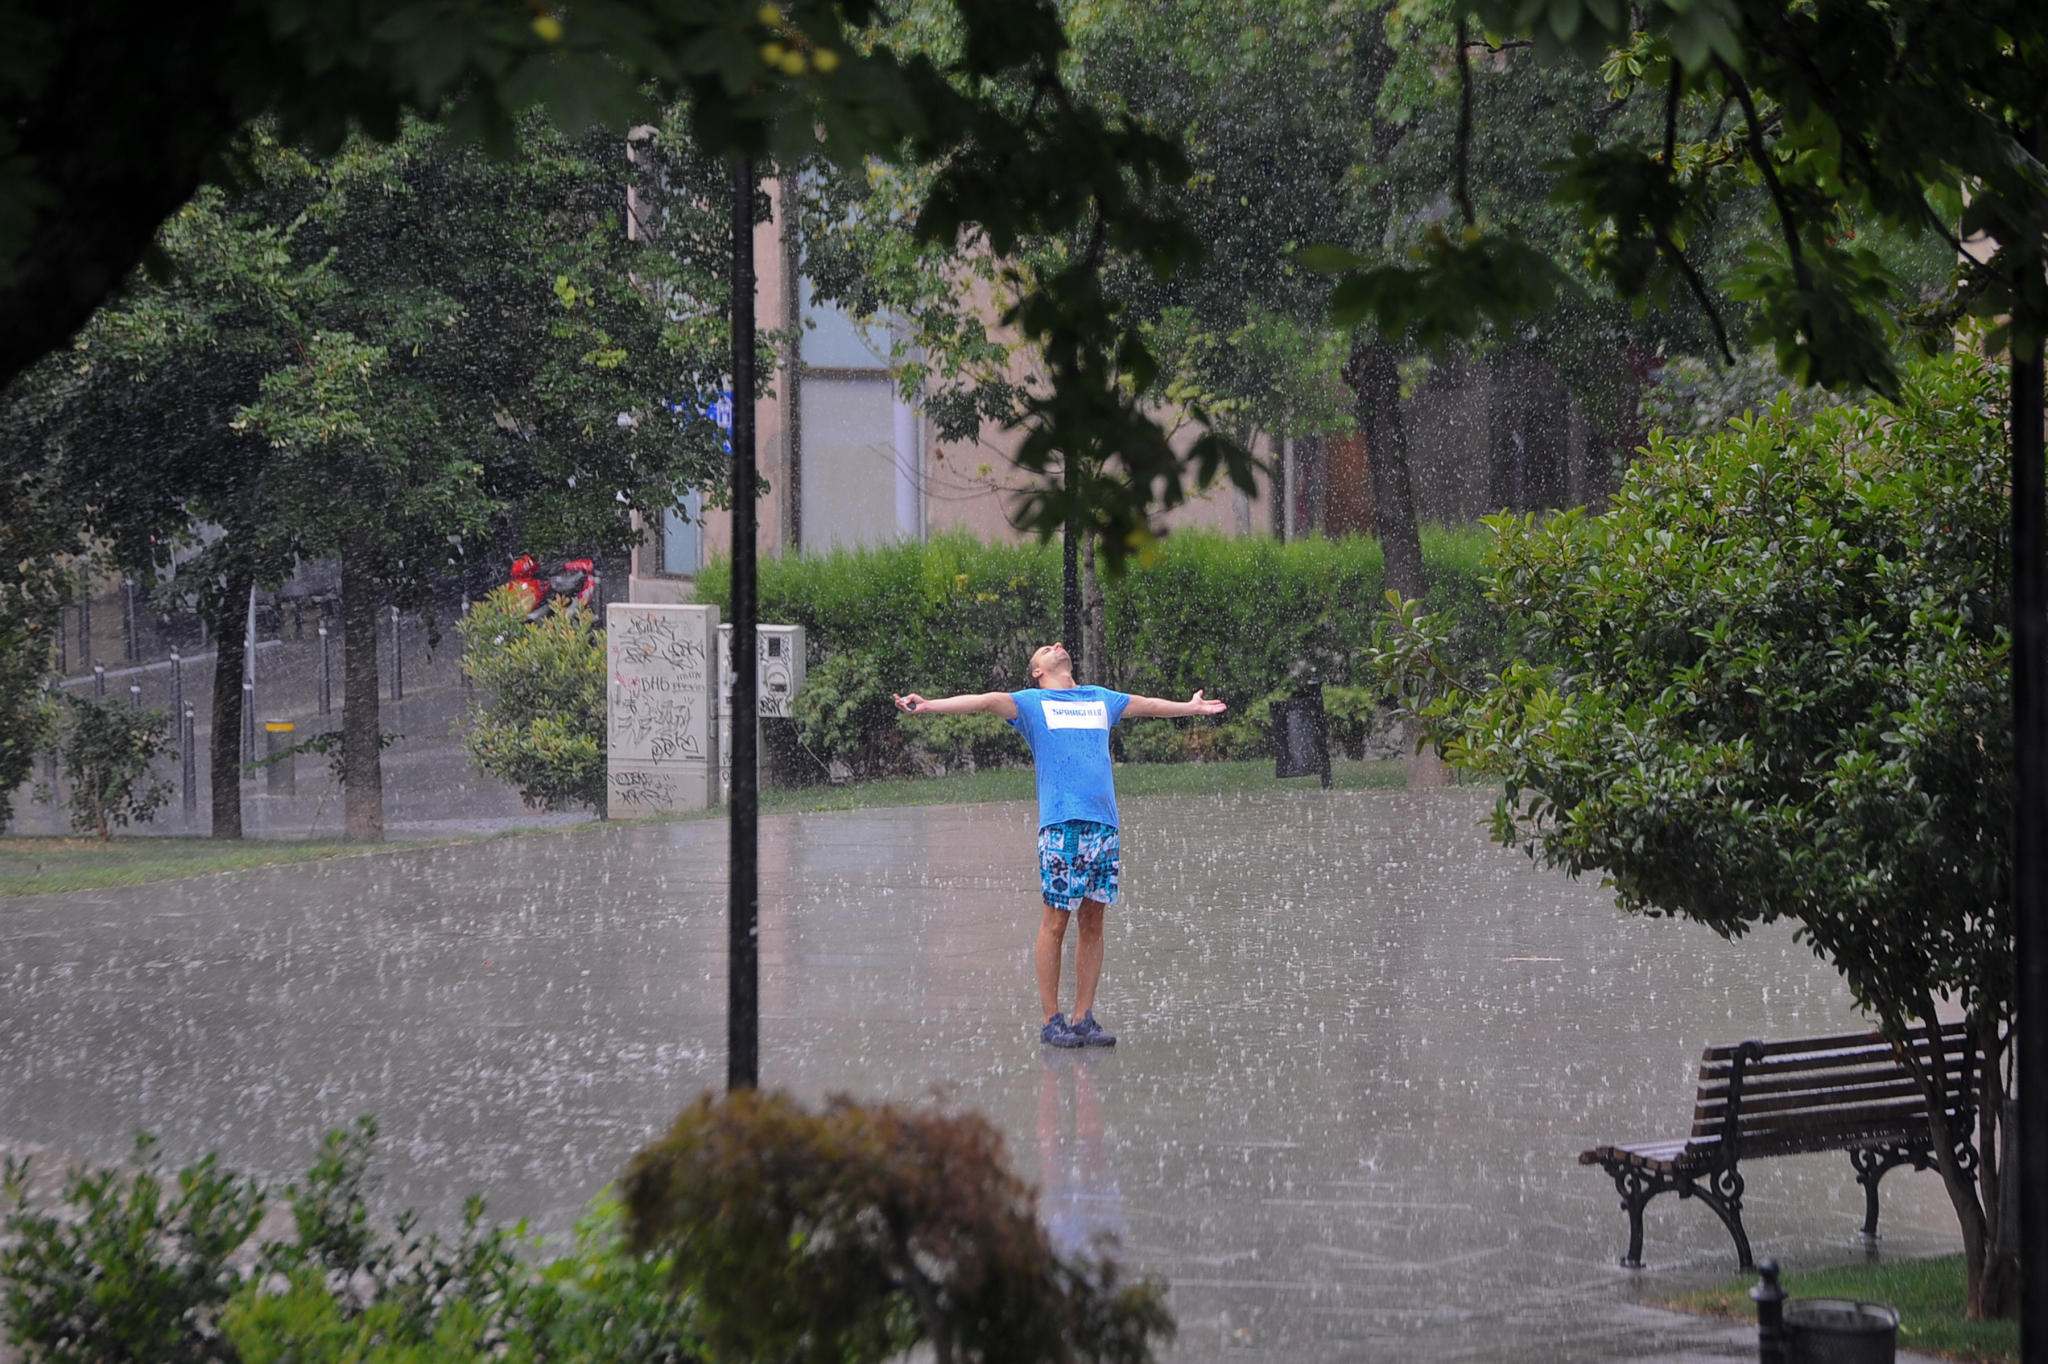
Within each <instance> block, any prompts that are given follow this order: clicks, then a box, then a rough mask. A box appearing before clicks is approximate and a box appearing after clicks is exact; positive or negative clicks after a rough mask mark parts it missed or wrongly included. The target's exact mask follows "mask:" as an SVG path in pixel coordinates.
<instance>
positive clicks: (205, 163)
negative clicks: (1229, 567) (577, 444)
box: [0, 0, 1250, 555]
mask: <svg viewBox="0 0 2048 1364" xmlns="http://www.w3.org/2000/svg"><path fill="white" fill-rule="evenodd" d="M880 14H881V7H880V6H879V5H878V4H875V3H873V0H854V2H853V3H844V4H841V3H834V2H833V0H792V3H788V4H783V5H768V6H762V5H757V4H755V3H753V2H752V0H713V3H708V4H700V5H689V6H682V7H677V6H673V5H668V4H662V3H656V2H655V0H593V3H589V4H578V5H575V6H566V7H556V8H552V9H549V10H547V11H546V12H545V13H538V12H535V11H534V10H532V9H531V7H529V6H526V5H524V4H515V3H512V0H489V3H485V4H481V5H473V6H465V7H462V8H459V9H456V10H449V9H447V8H445V7H444V6H441V5H439V4H438V3H435V0H350V3H346V4H340V5H326V6H321V7H319V9H318V10H317V12H314V11H307V10H305V9H304V8H303V7H302V6H299V5H297V4H295V3H287V2H286V0H265V3H262V4H259V5H258V6H257V7H256V8H255V9H253V10H252V9H249V8H247V7H245V6H238V5H230V4H225V3H206V4H202V5H201V6H200V7H199V8H197V9H193V10H187V11H183V12H181V13H180V14H179V15H178V16H177V17H176V18H175V19H169V18H166V17H165V16H164V15H162V14H161V13H159V12H158V11H156V10H154V9H151V8H149V7H147V6H141V5H136V4H132V3H122V2H121V0H107V3H106V4H105V5H103V6H93V7H89V8H87V9H83V10H81V9H78V8H76V7H67V6H61V5H57V4H55V3H53V2H52V0H11V3H10V4H9V7H8V9H7V11H6V18H7V20H8V22H9V25H10V31H11V32H14V33H15V34H16V35H17V39H18V40H17V43H16V46H15V49H14V50H15V52H16V53H17V56H16V59H15V60H14V61H12V62H10V63H9V64H8V65H7V66H6V68H5V70H4V72H0V109H4V111H5V113H6V117H5V119H0V124H4V126H5V128H6V134H5V138H6V141H5V144H4V145H0V167H4V171H0V269H4V270H5V271H6V272H7V275H8V282H5V283H0V381H4V380H7V379H11V378H12V377H13V376H14V375H15V374H17V373H19V372H20V371H21V370H23V369H24V368H25V367H26V366H28V365H29V364H31V363H33V362H34V361H35V360H37V359H38V358H40V357H41V356H42V355H44V354H46V353H48V352H49V351H50V350H52V349H53V348H55V347H56V346H58V345H61V344H62V342H63V340H64V339H65V338H66V337H67V336H69V335H70V334H71V333H72V332H73V331H75V330H76V329H77V328H78V327H79V326H80V325H81V324H82V323H83V322H84V320H85V319H86V318H87V316H89V314H90V312H91V310H92V309H93V308H94V307H96V306H97V305H98V304H99V303H100V302H101V301H103V300H104V299H105V298H106V297H107V296H108V294H109V293H110V292H111V291H112V290H113V289H115V288H116V287H117V286H118V285H119V284H120V283H121V282H122V281H123V280H125V279H126V278H127V277H128V275H129V274H130V273H131V271H132V269H133V267H134V265H135V263H136V262H137V261H138V260H140V259H141V258H142V257H143V256H144V254H145V253H146V250H147V248H148V247H149V245H150V243H151V241H152V239H153V236H154V233H155V231H156V228H157V226H158V224H159V223H161V222H162V221H163V219H164V218H165V217H166V216H167V215H169V214H170V213H172V212H174V211H175V210H176V208H177V206H178V205H180V204H182V203H184V202H186V201H187V200H188V199H189V198H190V197H191V195H192V194H193V192H194V191H195V190H196V189H197V188H198V186H199V185H200V183H201V182H202V180H204V179H206V178H208V177H209V176H211V177H214V178H219V179H229V178H232V177H233V175H234V173H235V171H236V170H237V168H238V167H239V166H240V164H241V156H240V152H241V150H242V146H243V139H244V137H245V134H246V130H247V129H248V128H249V126H250V125H251V123H252V121H254V120H257V119H259V118H261V117H264V116H266V115H272V116H275V118H276V119H277V120H278V125H279V127H280V128H281V129H282V130H283V135H284V136H285V137H286V138H287V139H288V140H293V141H297V140H302V139H303V140H307V141H309V142H310V144H311V145H312V146H313V147H314V148H315V149H316V150H318V151H323V152H324V151H330V150H333V149H335V148H338V147H339V146H340V145H341V144H342V143H343V142H344V141H345V139H346V136H347V134H348V132H349V130H350V129H351V128H352V127H356V126H360V127H364V128H367V129H369V130H370V131H371V132H372V133H373V134H375V135H377V136H379V137H382V138H386V139H388V138H391V137H393V136H396V135H397V134H398V132H399V129H400V127H401V123H402V117H401V116H402V115H403V114H404V113H405V112H407V111H412V112H414V113H417V114H420V115H423V116H429V117H433V118H436V119H438V120H440V121H442V122H443V123H445V124H447V125H448V126H449V127H451V128H453V129H455V130H456V131H457V132H458V133H459V134H461V135H463V136H466V137H475V138H478V139H481V141H482V142H483V143H484V144H485V145H488V146H491V147H493V148H494V149H495V150H497V151H499V152H500V153H508V154H509V152H510V151H511V150H512V149H513V147H514V146H515V145H516V141H517V136H516V135H517V131H518V118H519V116H520V115H521V114H522V112H523V111H526V110H528V109H530V108H533V107H535V106H537V105H544V106H546V107H547V108H548V109H549V110H550V112H551V113H552V115H553V117H554V118H555V120H556V122H557V123H558V124H559V125H560V126H561V127H563V128H567V129H582V128H585V127H588V126H590V125H591V124H592V123H593V122H599V123H603V124H605V125H607V126H609V127H611V128H613V129H614V130H624V129H625V128H627V127H628V126H630V125H632V124H635V123H651V122H655V121H657V120H656V119H655V111H656V110H657V109H658V108H659V107H661V105H662V104H664V103H668V102H674V103H678V104H681V105H683V106H685V107H687V109H688V110H689V122H690V126H691V130H692V138H693V141H694V142H695V144H696V145H697V146H698V147H699V148H701V149H703V150H704V151H706V152H708V153H709V154H711V155H714V156H724V155H728V154H738V155H747V156H751V157H759V156H765V155H768V154H771V153H772V154H773V155H774V156H775V157H776V158H777V159H778V160H779V161H780V162H781V163H783V164H789V165H794V164H796V163H798V162H800V161H801V160H803V159H804V158H805V157H806V156H808V155H810V154H811V153H812V152H813V151H814V150H815V149H816V148H817V147H818V146H820V145H821V138H822V146H823V149H824V151H825V152H826V154H827V155H828V156H830V157H831V158H832V160H833V161H834V162H835V163H836V164H838V165H841V166H847V167H852V166H855V165H858V164H860V163H861V162H862V161H863V159H865V158H867V157H870V156H879V157H883V158H887V159H892V160H903V161H906V162H909V163H915V164H933V165H938V166H939V167H940V169H939V172H938V174H937V175H936V176H934V177H933V179H932V180H931V182H930V189H929V192H928V193H927V194H926V196H925V197H924V200H923V202H922V204H921V207H920V212H919V215H918V230H919V231H920V232H921V233H923V234H924V235H925V237H926V238H927V239H928V240H933V241H952V240H954V239H955V238H957V236H958V235H959V234H960V232H961V231H962V230H964V229H967V228H969V227H970V226H971V227H973V228H975V229H977V230H979V231H980V232H982V233H984V234H985V235H986V237H987V239H988V241H989V243H990V245H991V246H992V247H993V248H994V249H995V250H996V251H997V253H998V254H1007V253H1009V252H1010V251H1011V250H1012V248H1013V246H1014V245H1015V243H1016V241H1017V240H1018V239H1019V238H1020V237H1022V236H1027V235H1031V234H1059V233H1069V232H1073V233H1079V234H1081V235H1082V236H1084V237H1087V238H1089V239H1090V240H1091V241H1092V242H1093V243H1094V245H1093V247H1092V248H1091V249H1090V250H1088V251H1087V252H1085V253H1083V255H1082V256H1081V257H1080V258H1078V259H1075V260H1072V261H1068V262H1064V263H1061V264H1060V265H1059V267H1058V268H1055V269H1049V270H1035V269H1034V270H1031V271H1028V272H1027V278H1026V279H1025V283H1024V287H1023V289H1022V291H1021V297H1020V298H1019V301H1018V304H1017V306H1016V308H1015V309H1014V312H1013V320H1014V322H1015V323H1016V325H1017V326H1018V327H1019V328H1020V329H1021V330H1022V331H1023V332H1024V333H1025V334H1026V335H1027V336H1028V337H1030V338H1031V339H1032V341H1033V342H1034V344H1036V345H1037V346H1038V347H1039V348H1040V350H1041V351H1042V352H1043V353H1044V354H1045V355H1046V357H1047V358H1048V370H1047V372H1048V374H1049V375H1050V377H1051V379H1052V381H1053V383H1054V389H1055V391H1054V392H1052V393H1047V394H1034V395H1032V396H1031V397H1030V398H1029V399H1028V400H1027V401H1026V402H1025V403H1024V404H1023V405H1022V408H1021V411H1020V412H1019V414H1018V420H1019V421H1020V423H1023V424H1026V425H1028V427H1029V431H1028V433H1027V436H1026V439H1025V441H1024V443H1023V463H1024V466H1025V467H1026V468H1027V469H1028V470H1030V471H1031V472H1032V473H1033V474H1034V475H1037V476H1042V475H1043V474H1044V473H1045V472H1046V471H1047V470H1048V469H1049V468H1051V467H1052V466H1053V465H1054V464H1056V463H1057V462H1058V455H1059V453H1060V452H1062V451H1064V452H1068V453H1074V454H1086V455H1088V456H1089V457H1090V458H1093V459H1095V460H1097V461H1098V462H1099V463H1100V465H1101V466H1102V467H1103V469H1104V470H1105V471H1106V472H1105V475H1104V476H1103V477H1101V478H1098V479H1095V480H1093V481H1092V482H1091V483H1090V485H1089V487H1088V488H1087V489H1086V490H1084V491H1081V492H1079V493H1078V494H1077V495H1076V496H1074V497H1069V496H1068V495H1067V494H1066V493H1064V492H1062V491H1060V490H1059V489H1057V488H1054V489H1051V490H1049V491H1046V492H1045V493H1044V496H1043V498H1042V499H1041V501H1042V502H1043V506H1042V508H1041V516H1040V520H1041V521H1042V524H1043V528H1045V529H1047V530H1050V529H1054V528H1057V527H1059V526H1062V525H1064V524H1065V523H1066V522H1067V521H1069V520H1072V519H1074V518H1075V517H1077V516H1078V517H1082V518H1084V519H1085V520H1088V521H1091V522H1094V523H1097V524H1098V525H1099V528H1100V529H1101V530H1102V531H1103V532H1104V537H1105V538H1104V543H1105V544H1106V545H1107V546H1108V548H1109V550H1110V552H1111V553H1113V554H1116V555H1121V554H1123V553H1126V552H1129V549H1130V542H1131V541H1132V539H1133V538H1134V536H1136V537H1139V538H1142V531H1143V530H1144V525H1145V520H1146V517H1147V515H1148V514H1149V512H1150V510H1151V508H1152V507H1153V505H1154V499H1155V492H1156V485H1158V484H1159V483H1160V482H1161V481H1162V480H1164V481H1167V482H1169V483H1170V482H1172V481H1174V480H1177V479H1178V478H1179V477H1180V475H1181V472H1182V470H1183V469H1184V468H1185V467H1189V466H1193V467H1196V468H1198V469H1200V470H1202V471H1205V472H1206V473H1207V474H1208V475H1209V476H1213V475H1214V474H1215V472H1216V471H1217V470H1218V469H1224V468H1227V469H1229V470H1230V471H1231V473H1232V475H1233V476H1234V477H1239V478H1241V479H1243V480H1246V481H1248V480H1249V478H1250V464H1249V461H1248V457H1246V456H1245V454H1244V452H1243V451H1242V450H1241V449H1240V448H1238V447H1236V446H1235V445H1234V443H1232V442H1230V441H1228V440H1227V439H1224V438H1222V437H1219V436H1215V435H1213V434H1211V435H1208V436H1204V437H1201V438H1198V439H1197V440H1195V441H1194V442H1192V444H1191V445H1190V447H1189V448H1188V449H1186V450H1180V449H1177V448H1176V447H1175V446H1174V445H1173V444H1171V443H1169V441H1168V439H1167V436H1166V433H1164V432H1163V431H1161V430H1160V429H1159V428H1158V426H1157V425H1156V423H1154V422H1153V421H1152V420H1151V418H1150V416H1149V415H1148V413H1147V410H1146V400H1147V397H1148V394H1149V391H1150V390H1151V389H1152V388H1153V387H1154V386H1155V383H1156V381H1157V378H1158V371H1157V366H1156V365H1155V364H1154V363H1153V362H1152V359H1151V356H1150V353H1149V351H1148V350H1147V348H1146V346H1145V343H1144V341H1143V338H1142V337H1141V336H1139V335H1137V334H1136V332H1135V331H1134V330H1133V329H1132V328H1131V327H1130V326H1127V325H1126V324H1125V323H1124V321H1122V320H1121V319H1120V316H1119V310H1118V309H1117V308H1116V307H1115V306H1114V305H1113V303H1112V302H1111V301H1110V300H1109V299H1108V298H1107V297H1105V295H1104V294H1103V292H1102V289H1101V284H1100V270H1101V267H1102V265H1103V263H1104V259H1105V254H1106V253H1108V252H1116V253H1118V254H1119V255H1121V256H1124V257H1128V258H1130V259H1133V260H1136V261H1138V262H1141V263H1142V264H1143V266H1144V267H1145V268H1148V269H1151V270H1153V271H1156V272H1162V273H1171V272H1173V271H1175V270H1179V269H1184V268H1186V267H1188V266H1190V265H1192V263H1193V261H1194V259H1195V256H1196V254H1197V252H1198V247H1197V244H1196V243H1195V242H1194V241H1193V239H1192V238H1191V237H1190V236H1189V235H1188V234H1187V232H1186V231H1185V230H1184V229H1182V228H1181V227H1180V225H1179V224H1177V223H1176V222H1175V221H1174V220H1173V218H1172V216H1171V215H1170V214H1167V213H1163V212H1161V211H1160V209H1159V206H1158V203H1157V194H1156V187H1157V186H1158V185H1159V183H1161V182H1162V181H1163V180H1172V179H1174V178H1177V177H1178V176H1179V175H1180V174H1182V173H1183V166H1182V162H1181V159H1180V157H1179V155H1178V153H1177V151H1176V150H1175V148H1174V147H1173V146H1172V145H1171V143H1170V142H1168V141H1167V140H1165V139H1162V138H1160V137H1157V136H1155V135H1153V134H1151V133H1149V132H1147V131H1145V130H1144V129H1143V128H1141V127H1139V126H1138V125H1137V124H1136V123H1134V122H1132V121H1131V120H1128V119H1118V118H1114V117H1111V116H1108V115H1105V114H1104V112H1103V111H1101V110H1099V109H1097V108H1095V107H1093V106H1091V105H1089V104H1087V103H1086V102H1085V101H1080V100H1077V99H1075V98H1073V97H1072V92H1071V91H1069V90H1068V89H1067V88H1066V86H1065V84H1064V82H1063V79H1062V77H1061V74H1060V58H1061V53H1062V52H1063V51H1064V49H1065V47H1066V38H1065V36H1064V33H1063V30H1062V27H1061V24H1060V20H1059V17H1058V14H1057V12H1056V10H1055V9H1054V7H1053V5H1052V4H1051V3H1050V0H956V5H955V9H954V13H953V16H952V19H953V24H954V39H953V41H952V43H951V44H950V48H949V51H948V54H947V57H946V60H945V62H944V63H943V64H941V63H938V62H935V61H933V60H932V59H931V58H930V57H928V56H925V55H922V54H909V55H907V54H904V53H902V52H899V51H898V50H896V49H895V48H893V47H891V46H890V45H889V43H887V42H886V41H881V40H880V39H879V38H878V36H877V31H876V28H875V25H876V21H877V20H878V19H879V17H880ZM1069 504H1071V505H1069Z"/></svg>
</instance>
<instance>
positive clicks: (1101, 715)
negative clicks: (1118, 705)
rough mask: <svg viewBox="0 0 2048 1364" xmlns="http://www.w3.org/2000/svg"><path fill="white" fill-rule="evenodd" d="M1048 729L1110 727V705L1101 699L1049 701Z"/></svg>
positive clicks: (1047, 712) (1047, 709) (1046, 703)
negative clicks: (1106, 704)
mask: <svg viewBox="0 0 2048 1364" xmlns="http://www.w3.org/2000/svg"><path fill="white" fill-rule="evenodd" d="M1043 704H1044V706H1045V727H1046V728H1047V729H1108V728H1109V707H1107V706H1105V705H1104V704H1103V703H1102V702H1100V701H1047V702H1044V703H1043Z"/></svg>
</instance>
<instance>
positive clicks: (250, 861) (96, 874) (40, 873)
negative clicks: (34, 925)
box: [0, 837, 418, 896]
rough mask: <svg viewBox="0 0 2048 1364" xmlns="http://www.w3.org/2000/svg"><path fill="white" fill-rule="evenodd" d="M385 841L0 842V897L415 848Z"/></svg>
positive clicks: (147, 839) (100, 887)
mask: <svg viewBox="0 0 2048 1364" xmlns="http://www.w3.org/2000/svg"><path fill="white" fill-rule="evenodd" d="M417 846H418V845H417V844H411V843H384V844H379V845H378V846H377V847H376V848H366V847H363V846H362V845H360V844H349V843H343V842H341V841H339V840H337V839H320V840H317V841H297V842H285V841H283V840H273V839H247V840H243V841H239V842H229V841H221V842H216V841H215V840H213V839H211V838H151V837H136V838H120V837H116V838H114V839H113V840H112V841H110V842H107V843H102V842H100V841H99V840H98V839H97V838H15V837H8V838H0V896H6V895H38V894H41V893H43V892H45V891H57V890H103V889H105V888H107V887H109V886H134V885H140V884H142V883H143V882H144V881H169V880H174V879H176V878H178V877H181V876H205V875H207V874H208V873H210V872H217V871H240V870H242V869H243V868H244V867H268V866H273V865H275V864H277V863H280V862H312V861H315V860H317V859H319V858H323V857H349V856H361V855H362V854H364V853H368V852H382V851H385V850H388V849H391V848H404V847H417Z"/></svg>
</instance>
